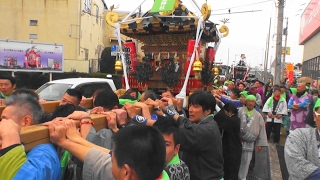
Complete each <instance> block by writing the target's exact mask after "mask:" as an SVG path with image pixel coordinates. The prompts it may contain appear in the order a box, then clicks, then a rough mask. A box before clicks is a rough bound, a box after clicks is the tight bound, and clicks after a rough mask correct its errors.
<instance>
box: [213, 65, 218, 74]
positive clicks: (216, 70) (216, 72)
mask: <svg viewBox="0 0 320 180" xmlns="http://www.w3.org/2000/svg"><path fill="white" fill-rule="evenodd" d="M212 74H213V75H219V69H218V68H217V67H214V68H212Z"/></svg>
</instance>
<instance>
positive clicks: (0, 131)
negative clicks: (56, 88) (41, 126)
mask: <svg viewBox="0 0 320 180" xmlns="http://www.w3.org/2000/svg"><path fill="white" fill-rule="evenodd" d="M5 103H6V105H7V107H6V108H5V109H4V110H3V113H2V114H1V119H2V121H0V137H1V139H2V147H1V148H0V149H1V151H0V167H1V168H0V174H1V177H2V178H6V179H26V180H28V179H30V180H31V179H32V180H34V179H60V178H61V168H60V162H59V157H58V154H57V152H56V150H55V148H54V147H53V145H52V144H41V145H38V146H35V147H34V148H33V149H31V150H30V151H29V152H28V153H27V154H26V153H25V150H24V147H23V145H22V144H21V141H20V126H29V125H32V124H36V123H37V122H38V121H39V120H40V118H41V113H42V109H41V106H40V104H39V103H38V102H37V101H36V100H35V99H34V98H33V97H32V96H30V95H27V94H20V95H18V96H17V95H12V96H10V97H8V98H7V99H6V101H5Z"/></svg>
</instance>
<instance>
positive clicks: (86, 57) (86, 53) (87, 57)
mask: <svg viewBox="0 0 320 180" xmlns="http://www.w3.org/2000/svg"><path fill="white" fill-rule="evenodd" d="M88 59H89V49H85V50H84V60H88Z"/></svg>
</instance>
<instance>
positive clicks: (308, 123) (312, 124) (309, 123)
mask: <svg viewBox="0 0 320 180" xmlns="http://www.w3.org/2000/svg"><path fill="white" fill-rule="evenodd" d="M317 99H318V90H317V89H314V90H312V91H311V98H310V104H309V111H308V115H307V117H306V120H305V123H306V127H308V128H310V127H317V126H316V122H315V120H314V118H313V111H311V109H312V108H313V107H314V105H315V103H316V101H317Z"/></svg>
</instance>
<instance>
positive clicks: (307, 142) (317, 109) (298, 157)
mask: <svg viewBox="0 0 320 180" xmlns="http://www.w3.org/2000/svg"><path fill="white" fill-rule="evenodd" d="M299 89H300V88H299ZM310 111H312V110H310ZM319 115H320V99H318V100H317V101H316V103H315V105H314V108H313V117H314V120H315V122H316V125H317V127H316V128H298V129H296V130H295V131H293V132H291V133H290V135H289V136H288V137H287V140H286V143H285V147H284V157H285V161H286V165H287V169H288V173H289V176H290V177H289V179H306V180H313V179H320V164H319V157H320V154H319V139H320V137H319V131H320V116H319Z"/></svg>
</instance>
